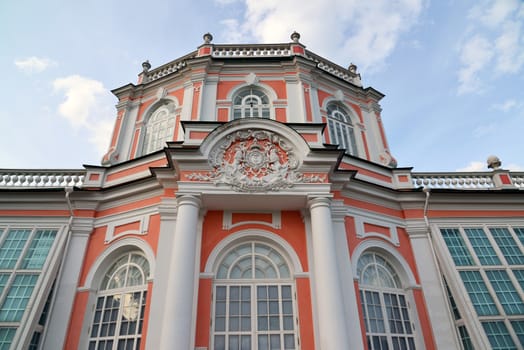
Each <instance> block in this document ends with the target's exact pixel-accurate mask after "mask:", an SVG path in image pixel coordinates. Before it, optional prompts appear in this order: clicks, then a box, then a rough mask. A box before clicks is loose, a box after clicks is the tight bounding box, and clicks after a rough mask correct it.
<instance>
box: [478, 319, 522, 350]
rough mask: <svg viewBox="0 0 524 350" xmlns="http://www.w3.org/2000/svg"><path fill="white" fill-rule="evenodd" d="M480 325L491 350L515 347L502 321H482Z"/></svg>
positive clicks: (505, 349)
mask: <svg viewBox="0 0 524 350" xmlns="http://www.w3.org/2000/svg"><path fill="white" fill-rule="evenodd" d="M482 327H484V331H485V332H486V335H487V336H488V339H489V343H490V344H491V347H492V350H503V349H504V350H507V349H516V348H517V347H516V346H515V343H514V342H513V340H512V339H511V336H510V335H509V333H508V329H507V328H506V325H505V324H504V322H502V321H496V322H482Z"/></svg>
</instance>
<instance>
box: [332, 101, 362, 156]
mask: <svg viewBox="0 0 524 350" xmlns="http://www.w3.org/2000/svg"><path fill="white" fill-rule="evenodd" d="M327 113H328V115H327V116H328V118H327V120H328V129H329V137H330V140H331V143H332V144H336V145H339V147H340V148H344V149H345V150H346V153H348V154H351V155H358V151H357V143H356V140H355V130H354V126H353V122H352V120H351V117H350V115H349V113H348V111H347V110H346V109H345V108H344V107H342V106H341V105H340V104H338V103H330V104H328V106H327Z"/></svg>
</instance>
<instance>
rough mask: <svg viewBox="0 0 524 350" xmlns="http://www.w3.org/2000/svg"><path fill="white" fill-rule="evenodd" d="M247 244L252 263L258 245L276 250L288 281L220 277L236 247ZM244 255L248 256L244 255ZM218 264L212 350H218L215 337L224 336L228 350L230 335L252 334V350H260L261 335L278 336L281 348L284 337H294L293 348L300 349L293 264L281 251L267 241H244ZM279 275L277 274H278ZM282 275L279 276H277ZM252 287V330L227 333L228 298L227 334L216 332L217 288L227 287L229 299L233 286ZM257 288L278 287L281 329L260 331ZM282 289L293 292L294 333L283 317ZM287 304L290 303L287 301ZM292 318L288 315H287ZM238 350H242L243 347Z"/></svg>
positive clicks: (225, 331) (228, 303) (212, 324)
mask: <svg viewBox="0 0 524 350" xmlns="http://www.w3.org/2000/svg"><path fill="white" fill-rule="evenodd" d="M246 243H249V244H250V245H251V254H252V262H254V257H255V255H256V254H254V247H255V245H256V244H261V245H264V246H266V247H269V248H271V249H272V250H274V251H276V252H277V253H278V254H279V255H280V257H281V258H282V259H283V260H284V262H285V264H286V265H287V272H288V277H285V278H281V277H280V276H278V278H268V279H266V278H238V279H231V278H229V277H230V272H228V277H226V278H217V274H218V270H219V267H220V266H221V265H222V261H224V260H225V259H226V258H227V257H228V256H229V255H230V254H231V253H232V252H234V251H235V249H236V248H239V247H241V246H244V245H246ZM244 256H245V255H244ZM218 261H219V262H220V263H219V264H218V265H217V271H216V272H215V279H214V283H213V299H212V308H211V313H212V314H211V320H212V322H211V330H210V332H211V349H215V336H224V339H225V343H224V344H225V349H229V347H228V345H229V344H228V341H229V336H231V335H233V336H234V335H249V336H250V337H251V342H250V347H249V349H251V350H258V336H259V335H266V334H268V335H279V337H280V344H281V349H284V342H283V339H284V337H285V335H291V334H292V335H293V338H294V344H293V345H294V349H299V348H300V347H299V334H300V333H299V329H298V316H297V306H296V289H295V282H294V280H293V278H292V276H293V275H292V271H290V268H289V267H290V264H289V262H288V261H287V260H286V258H285V256H284V255H283V254H282V253H281V252H280V251H279V250H278V249H276V248H275V247H274V246H272V245H271V244H268V243H267V242H260V241H248V242H246V241H244V242H241V243H239V244H236V245H235V246H233V247H232V248H231V249H228V250H227V252H225V254H223V255H222V256H221V258H220V259H218ZM235 263H236V261H235V262H233V263H232V264H231V265H230V267H231V266H233V265H234V264H235ZM251 267H252V268H254V267H255V265H254V264H253V265H252V266H251ZM277 273H278V271H277ZM278 274H279V275H280V273H278ZM236 286H238V287H249V288H250V299H249V301H250V308H249V310H250V313H249V316H250V320H251V321H250V327H251V329H250V330H249V331H229V330H228V324H229V323H228V322H229V321H228V319H229V305H230V300H229V298H228V297H227V299H226V315H225V316H226V320H225V324H224V326H225V330H224V331H221V330H219V331H216V330H215V327H216V323H217V322H216V320H217V319H216V317H217V314H216V311H217V310H216V305H217V290H218V288H221V287H225V288H226V290H227V293H228V294H227V295H228V296H229V291H230V290H231V287H236ZM258 287H277V288H278V300H277V301H278V307H279V313H278V317H279V328H280V329H279V330H271V331H269V330H267V331H266V330H263V331H260V330H258V316H259V314H258V310H257V307H258V300H257V288H258ZM283 287H289V288H290V293H291V305H292V322H293V330H284V329H283V328H284V326H283V325H284V323H283V322H284V315H283V314H282V311H283V310H282V308H283V300H282V288H283ZM286 301H288V300H286ZM288 316H289V315H288ZM239 349H242V348H241V347H240V348H239Z"/></svg>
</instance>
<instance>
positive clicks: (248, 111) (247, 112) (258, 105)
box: [233, 86, 270, 119]
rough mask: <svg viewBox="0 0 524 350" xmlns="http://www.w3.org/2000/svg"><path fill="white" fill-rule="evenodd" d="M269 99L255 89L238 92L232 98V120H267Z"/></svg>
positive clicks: (250, 88) (262, 92) (259, 90)
mask: <svg viewBox="0 0 524 350" xmlns="http://www.w3.org/2000/svg"><path fill="white" fill-rule="evenodd" d="M269 113H270V104H269V97H268V96H267V95H266V94H265V93H264V91H262V90H261V89H259V88H257V87H251V86H250V87H248V88H245V89H242V90H240V91H239V92H238V93H237V94H236V95H235V97H234V98H233V119H240V118H253V117H258V118H269V115H270V114H269Z"/></svg>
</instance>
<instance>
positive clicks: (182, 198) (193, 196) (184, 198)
mask: <svg viewBox="0 0 524 350" xmlns="http://www.w3.org/2000/svg"><path fill="white" fill-rule="evenodd" d="M176 201H177V205H178V206H181V205H193V206H195V207H197V208H200V207H201V206H202V200H201V196H200V194H198V193H177V196H176Z"/></svg>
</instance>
